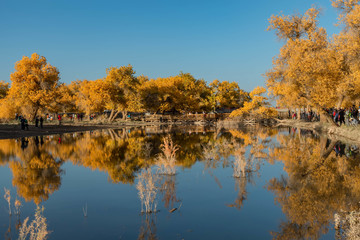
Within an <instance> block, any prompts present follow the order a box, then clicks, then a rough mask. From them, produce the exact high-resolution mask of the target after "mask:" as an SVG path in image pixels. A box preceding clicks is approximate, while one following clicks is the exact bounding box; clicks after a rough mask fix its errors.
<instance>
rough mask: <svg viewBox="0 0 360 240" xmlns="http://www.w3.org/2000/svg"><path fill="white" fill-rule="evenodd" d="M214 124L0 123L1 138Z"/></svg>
mask: <svg viewBox="0 0 360 240" xmlns="http://www.w3.org/2000/svg"><path fill="white" fill-rule="evenodd" d="M168 125H172V126H204V127H206V126H213V125H212V124H207V123H205V124H198V123H191V124H189V123H183V122H172V123H169V122H115V123H109V124H104V123H96V122H93V123H92V122H81V123H68V122H65V123H62V124H61V125H58V124H55V123H50V124H49V123H48V124H44V127H43V128H37V127H35V126H34V125H33V124H31V125H29V130H21V127H20V124H18V123H0V139H16V138H22V137H35V136H46V135H55V134H65V133H73V132H85V131H92V130H101V129H111V128H112V129H116V128H126V127H148V126H154V127H159V126H168Z"/></svg>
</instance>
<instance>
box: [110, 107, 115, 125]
mask: <svg viewBox="0 0 360 240" xmlns="http://www.w3.org/2000/svg"><path fill="white" fill-rule="evenodd" d="M114 114H115V110H114V109H111V112H110V116H109V118H108V119H109V121H110V122H111V119H112V118H113V116H114Z"/></svg>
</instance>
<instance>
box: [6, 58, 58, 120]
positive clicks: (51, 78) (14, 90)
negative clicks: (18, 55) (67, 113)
mask: <svg viewBox="0 0 360 240" xmlns="http://www.w3.org/2000/svg"><path fill="white" fill-rule="evenodd" d="M59 78H60V77H59V71H58V69H57V68H56V67H53V66H51V65H50V64H49V63H47V60H46V58H45V57H40V56H39V55H38V54H36V53H34V54H32V55H31V57H30V58H29V57H26V56H24V57H23V58H22V59H21V60H20V61H18V62H17V63H16V64H15V72H13V73H12V74H11V75H10V80H11V82H12V83H11V87H10V89H9V93H8V96H7V97H6V98H7V100H6V101H7V102H8V104H11V105H13V107H16V108H18V109H19V110H20V111H21V112H22V113H23V114H28V115H29V116H30V118H31V119H34V118H35V117H36V115H37V114H38V112H39V111H44V110H46V109H47V107H48V106H49V104H51V103H53V102H54V101H55V99H56V98H57V97H58V92H57V91H58V88H59ZM13 114H15V113H13Z"/></svg>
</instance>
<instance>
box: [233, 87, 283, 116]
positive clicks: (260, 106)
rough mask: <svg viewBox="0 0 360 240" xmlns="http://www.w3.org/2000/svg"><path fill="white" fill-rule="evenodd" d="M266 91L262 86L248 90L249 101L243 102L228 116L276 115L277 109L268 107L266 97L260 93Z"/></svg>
mask: <svg viewBox="0 0 360 240" xmlns="http://www.w3.org/2000/svg"><path fill="white" fill-rule="evenodd" d="M265 92H266V89H265V88H263V87H256V88H255V89H254V90H253V91H251V92H250V94H249V95H250V99H251V100H250V101H247V102H245V103H244V106H243V107H242V108H239V109H237V110H235V111H233V112H232V113H231V114H230V117H243V118H246V117H253V118H273V117H276V116H277V111H276V110H275V109H274V108H272V107H269V103H268V102H267V98H266V97H263V96H262V94H264V93H265Z"/></svg>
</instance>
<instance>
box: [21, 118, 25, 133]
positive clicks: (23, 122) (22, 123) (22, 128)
mask: <svg viewBox="0 0 360 240" xmlns="http://www.w3.org/2000/svg"><path fill="white" fill-rule="evenodd" d="M20 125H21V130H25V119H24V118H21V119H20Z"/></svg>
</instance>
